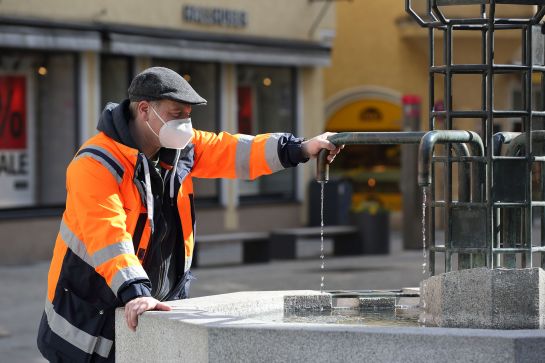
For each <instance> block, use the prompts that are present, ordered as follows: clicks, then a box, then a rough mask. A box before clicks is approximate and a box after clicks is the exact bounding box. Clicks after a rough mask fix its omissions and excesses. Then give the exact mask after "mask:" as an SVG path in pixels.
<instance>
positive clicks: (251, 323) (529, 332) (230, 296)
mask: <svg viewBox="0 0 545 363" xmlns="http://www.w3.org/2000/svg"><path fill="white" fill-rule="evenodd" d="M323 294H324V295H329V296H332V294H329V293H323ZM294 295H297V296H312V295H320V292H319V291H313V290H285V291H240V292H233V293H227V294H219V295H210V296H204V297H197V298H192V299H185V300H177V301H171V302H167V304H168V305H170V306H171V308H172V310H171V311H167V312H164V311H149V312H145V313H144V314H143V315H142V316H141V317H140V323H144V324H145V323H146V322H148V321H150V320H156V319H161V320H166V322H165V323H176V324H187V325H189V326H192V327H200V328H203V329H236V330H240V329H248V330H271V331H272V330H275V331H276V330H301V331H320V332H331V333H332V334H333V333H338V332H350V333H354V334H358V333H360V334H363V335H365V334H369V333H372V334H407V335H412V334H415V335H445V336H446V335H448V336H471V337H497V338H499V337H508V338H510V339H513V338H514V339H517V338H529V337H539V338H545V330H539V329H514V330H500V329H470V328H442V327H402V326H400V327H377V326H355V325H349V324H325V323H284V322H266V321H262V320H258V319H255V318H246V317H243V316H241V315H237V314H236V312H235V313H228V312H225V311H226V310H228V308H233V305H237V307H239V308H240V304H244V303H246V304H248V303H255V304H257V306H258V307H259V308H260V309H262V310H260V309H256V310H255V311H251V312H248V311H246V313H247V314H254V313H255V314H257V313H260V312H269V311H275V310H280V309H283V303H284V297H285V296H294ZM252 298H253V300H252ZM219 299H221V303H219V304H218V300H219ZM214 304H215V306H216V307H220V308H222V309H221V310H223V311H210V307H211V306H212V305H214ZM271 306H274V308H273V309H271ZM195 314H199V318H196V315H195ZM116 315H118V317H117V319H122V318H123V309H122V308H119V309H118V310H117V312H116ZM225 319H229V322H225V321H224V320H225Z"/></svg>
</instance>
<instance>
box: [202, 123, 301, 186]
mask: <svg viewBox="0 0 545 363" xmlns="http://www.w3.org/2000/svg"><path fill="white" fill-rule="evenodd" d="M302 142H303V139H300V138H296V137H294V136H293V135H292V134H289V133H270V134H261V135H256V136H250V135H244V134H229V133H227V132H222V133H219V134H215V133H213V132H206V131H199V130H194V137H193V143H194V144H195V164H194V166H193V170H192V174H193V176H195V177H197V178H239V179H250V180H251V179H255V178H257V177H259V176H261V175H267V174H271V173H274V172H277V171H279V170H282V169H285V168H288V167H293V166H296V165H297V164H299V163H301V162H306V161H307V160H308V159H307V158H305V157H304V156H303V152H302V148H301V143H302Z"/></svg>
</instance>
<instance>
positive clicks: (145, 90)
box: [128, 67, 206, 105]
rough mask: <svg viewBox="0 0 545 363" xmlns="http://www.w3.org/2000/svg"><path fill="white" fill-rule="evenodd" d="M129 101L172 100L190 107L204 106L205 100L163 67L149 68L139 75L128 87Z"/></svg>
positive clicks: (176, 75)
mask: <svg viewBox="0 0 545 363" xmlns="http://www.w3.org/2000/svg"><path fill="white" fill-rule="evenodd" d="M128 93H129V100H131V101H156V100H164V99H168V100H173V101H177V102H182V103H188V104H190V105H206V100H205V99H204V98H202V97H201V96H199V94H198V93H197V92H195V90H194V89H193V88H192V87H191V86H190V85H189V83H187V81H186V80H185V79H184V78H183V77H182V76H180V75H179V74H178V73H176V72H174V71H173V70H172V69H168V68H165V67H151V68H148V69H146V70H145V71H143V72H142V73H139V74H138V75H137V76H136V77H134V79H133V80H132V82H131V85H130V86H129V90H128Z"/></svg>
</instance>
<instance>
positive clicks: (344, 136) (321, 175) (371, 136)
mask: <svg viewBox="0 0 545 363" xmlns="http://www.w3.org/2000/svg"><path fill="white" fill-rule="evenodd" d="M424 134H425V133H424V132H422V131H407V132H340V133H338V134H334V135H331V136H329V137H328V138H327V139H328V140H329V141H331V142H332V143H333V144H334V145H335V146H341V145H398V144H418V143H419V142H420V139H421V138H422V136H424ZM328 155H329V150H327V149H322V150H321V151H320V153H319V154H318V161H317V168H316V181H318V182H327V181H328V180H329V163H328V162H327V156H328Z"/></svg>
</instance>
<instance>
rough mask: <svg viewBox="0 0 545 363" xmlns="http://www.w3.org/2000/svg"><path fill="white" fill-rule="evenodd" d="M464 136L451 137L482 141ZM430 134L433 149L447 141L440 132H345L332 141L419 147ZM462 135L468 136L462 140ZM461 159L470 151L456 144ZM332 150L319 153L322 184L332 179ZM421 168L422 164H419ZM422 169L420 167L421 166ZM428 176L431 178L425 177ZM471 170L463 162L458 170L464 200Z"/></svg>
mask: <svg viewBox="0 0 545 363" xmlns="http://www.w3.org/2000/svg"><path fill="white" fill-rule="evenodd" d="M459 133H463V135H458V134H452V135H450V132H449V135H450V136H449V137H455V136H457V137H458V138H457V139H453V140H450V141H452V142H456V141H457V140H465V139H466V138H471V137H473V138H475V139H476V140H479V141H480V138H479V136H478V135H477V134H475V133H470V132H468V131H459ZM426 135H428V141H426V143H425V144H426V145H430V146H432V149H433V145H431V144H430V142H432V143H433V144H435V143H436V142H440V141H438V140H442V139H446V137H445V136H444V134H442V133H441V134H438V132H437V131H432V132H428V133H426V132H422V131H408V132H341V133H338V134H334V135H331V136H330V137H328V140H329V141H331V142H332V143H333V144H334V145H335V146H340V145H399V144H418V143H421V140H422V139H423V137H425V136H426ZM461 136H465V137H466V138H464V137H461ZM463 142H468V141H463ZM480 145H481V147H480V148H478V153H479V155H482V152H483V151H482V142H481V144H480ZM452 146H453V148H454V150H455V152H456V154H457V156H458V157H467V156H470V153H469V150H468V149H467V147H466V146H465V145H464V144H463V143H455V144H453V145H452ZM328 155H329V151H328V150H326V149H323V150H322V151H320V153H319V154H318V161H317V168H316V180H317V181H318V182H327V181H328V180H329V163H328V162H327V156H328ZM419 165H420V164H419ZM419 168H420V166H419ZM425 177H427V176H425ZM470 179H471V178H470V169H469V163H462V167H460V168H459V169H458V180H459V196H460V200H461V201H469V193H470ZM475 179H476V178H473V180H475Z"/></svg>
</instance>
